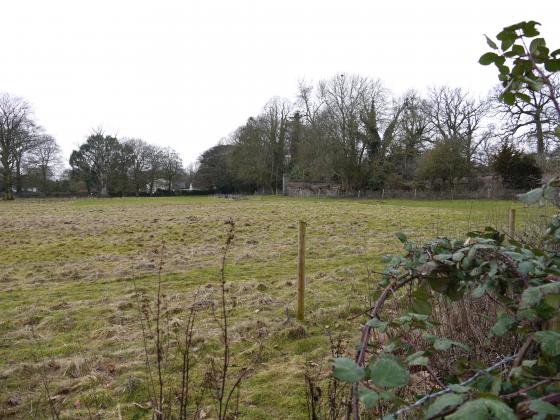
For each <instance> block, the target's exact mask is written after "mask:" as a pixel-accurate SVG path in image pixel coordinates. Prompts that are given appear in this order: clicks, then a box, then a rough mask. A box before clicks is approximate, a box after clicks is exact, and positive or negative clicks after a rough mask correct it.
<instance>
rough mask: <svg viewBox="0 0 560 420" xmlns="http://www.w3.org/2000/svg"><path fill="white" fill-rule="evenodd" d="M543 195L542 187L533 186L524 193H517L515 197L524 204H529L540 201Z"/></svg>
mask: <svg viewBox="0 0 560 420" xmlns="http://www.w3.org/2000/svg"><path fill="white" fill-rule="evenodd" d="M542 196H543V189H542V188H535V189H534V190H531V191H529V192H527V193H525V194H519V195H518V196H517V197H518V198H519V199H520V200H521V201H523V202H524V203H525V204H528V205H531V204H535V203H538V202H539V201H541V199H542Z"/></svg>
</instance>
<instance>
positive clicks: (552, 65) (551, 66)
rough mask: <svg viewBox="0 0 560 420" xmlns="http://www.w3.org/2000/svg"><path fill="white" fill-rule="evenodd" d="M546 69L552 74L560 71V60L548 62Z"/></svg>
mask: <svg viewBox="0 0 560 420" xmlns="http://www.w3.org/2000/svg"><path fill="white" fill-rule="evenodd" d="M544 68H545V69H547V70H548V71H551V72H557V71H560V58H556V59H552V60H546V61H545V62H544Z"/></svg>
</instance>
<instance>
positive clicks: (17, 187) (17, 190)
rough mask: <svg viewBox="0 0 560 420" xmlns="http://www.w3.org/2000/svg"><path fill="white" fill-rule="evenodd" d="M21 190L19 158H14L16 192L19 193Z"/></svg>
mask: <svg viewBox="0 0 560 420" xmlns="http://www.w3.org/2000/svg"><path fill="white" fill-rule="evenodd" d="M22 191H23V187H22V185H21V159H17V160H16V192H17V193H18V194H20V193H21V192H22Z"/></svg>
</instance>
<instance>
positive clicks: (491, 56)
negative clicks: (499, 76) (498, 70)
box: [478, 52, 498, 66]
mask: <svg viewBox="0 0 560 420" xmlns="http://www.w3.org/2000/svg"><path fill="white" fill-rule="evenodd" d="M497 58H498V54H496V53H493V52H487V53H486V54H483V55H482V56H481V57H480V58H479V59H478V62H479V63H480V64H482V65H483V66H487V65H489V64H492V63H493V62H495V61H496V59H497Z"/></svg>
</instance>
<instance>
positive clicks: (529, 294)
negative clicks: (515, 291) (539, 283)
mask: <svg viewBox="0 0 560 420" xmlns="http://www.w3.org/2000/svg"><path fill="white" fill-rule="evenodd" d="M542 298H543V294H542V292H541V291H540V289H539V288H538V287H529V288H528V289H525V290H524V291H523V294H522V295H521V302H520V303H519V307H520V308H521V309H528V308H532V307H533V306H535V305H537V304H538V303H539V302H540V301H541V300H542Z"/></svg>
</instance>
